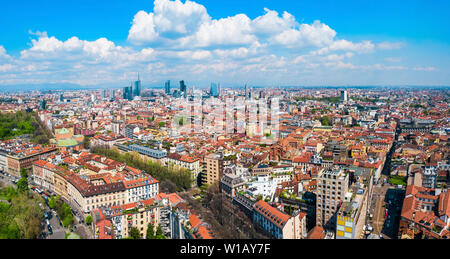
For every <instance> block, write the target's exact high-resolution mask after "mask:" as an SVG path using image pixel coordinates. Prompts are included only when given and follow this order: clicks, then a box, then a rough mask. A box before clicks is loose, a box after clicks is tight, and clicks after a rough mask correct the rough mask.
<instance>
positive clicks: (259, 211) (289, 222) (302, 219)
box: [253, 200, 307, 239]
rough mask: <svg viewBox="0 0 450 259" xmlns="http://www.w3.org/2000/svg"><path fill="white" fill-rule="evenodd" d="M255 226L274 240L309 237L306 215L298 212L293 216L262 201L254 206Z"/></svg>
mask: <svg viewBox="0 0 450 259" xmlns="http://www.w3.org/2000/svg"><path fill="white" fill-rule="evenodd" d="M253 210H254V211H253V224H254V225H255V227H256V228H257V229H259V230H262V231H263V232H264V233H265V234H266V235H268V236H270V237H271V238H274V239H304V238H306V235H307V229H306V214H305V213H303V212H300V211H296V212H294V213H293V215H292V216H289V215H288V214H286V213H284V212H282V211H280V210H278V209H277V208H274V207H272V206H270V205H269V204H268V203H267V202H265V201H263V200H260V201H258V202H257V203H256V204H255V205H254V206H253Z"/></svg>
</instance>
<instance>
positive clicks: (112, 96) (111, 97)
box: [109, 89, 116, 102]
mask: <svg viewBox="0 0 450 259" xmlns="http://www.w3.org/2000/svg"><path fill="white" fill-rule="evenodd" d="M109 100H110V101H111V102H113V101H114V100H116V90H114V89H111V90H110V92H109Z"/></svg>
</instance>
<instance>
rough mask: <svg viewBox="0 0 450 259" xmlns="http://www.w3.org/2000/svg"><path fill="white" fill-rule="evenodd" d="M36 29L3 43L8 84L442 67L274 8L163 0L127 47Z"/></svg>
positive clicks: (274, 77) (139, 16)
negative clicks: (13, 45) (411, 61)
mask: <svg viewBox="0 0 450 259" xmlns="http://www.w3.org/2000/svg"><path fill="white" fill-rule="evenodd" d="M30 34H31V35H33V36H34V37H33V38H34V39H32V40H31V44H30V47H29V48H28V49H25V50H23V51H21V52H20V55H18V56H17V57H11V56H9V55H8V54H7V52H6V50H5V48H4V47H2V46H0V84H5V83H14V82H16V83H24V82H28V83H42V82H70V83H78V84H98V83H111V84H119V83H120V84H122V83H123V82H126V83H127V84H128V82H129V80H131V79H134V78H135V74H136V73H135V72H137V71H140V72H141V75H143V76H144V77H146V79H148V80H149V81H148V82H151V83H155V82H163V81H165V80H167V79H168V78H170V77H177V78H183V79H185V80H189V79H191V80H200V79H201V80H208V81H209V80H211V81H212V80H221V79H225V80H235V81H236V83H237V82H239V81H241V80H248V78H253V79H256V80H259V82H261V81H264V82H266V81H267V82H269V83H273V84H275V83H278V82H279V83H283V82H284V81H280V80H285V78H290V79H291V80H292V81H293V82H295V83H298V80H297V79H298V78H299V77H298V75H299V74H301V73H303V74H302V75H301V78H306V77H305V75H306V73H312V72H313V73H317V71H335V70H339V72H344V71H345V70H348V71H355V70H361V71H363V70H372V71H383V70H411V71H414V70H416V71H433V70H436V69H435V68H434V67H430V66H426V65H424V66H422V65H420V66H419V65H417V66H412V67H407V66H403V65H402V63H400V61H401V60H398V61H396V60H394V59H389V58H385V59H384V61H386V62H397V63H398V64H396V65H398V66H389V65H384V64H362V63H364V57H365V56H367V55H371V54H373V53H375V52H376V51H383V50H395V49H398V48H401V47H402V46H403V43H398V42H380V43H376V42H372V41H370V40H365V41H360V42H354V41H350V40H348V39H342V38H339V37H338V34H337V32H336V31H335V30H333V29H332V28H331V27H330V26H328V25H327V24H325V23H322V22H320V21H314V22H313V23H311V24H309V23H300V22H298V21H297V19H296V17H294V16H293V15H292V14H290V13H288V12H286V11H285V12H283V13H281V14H280V13H278V12H276V11H274V10H270V9H268V8H264V14H262V15H261V16H259V17H256V18H255V19H253V20H252V19H250V18H249V17H248V16H247V15H246V14H236V15H232V16H229V17H224V18H218V19H212V18H211V17H210V15H209V14H208V12H207V10H206V8H205V7H204V6H203V5H200V4H198V3H195V2H193V1H189V0H187V1H185V2H184V3H183V2H181V1H180V0H155V1H154V8H153V11H152V12H146V11H139V12H137V13H136V15H135V16H134V18H133V21H132V25H131V27H130V30H129V32H128V43H127V44H126V45H124V46H119V45H117V44H116V43H114V42H112V41H110V40H108V39H107V38H104V37H101V38H99V39H97V40H94V41H86V40H82V39H79V38H78V37H72V38H69V39H67V40H61V39H57V38H56V37H54V36H49V35H48V34H47V32H45V31H44V32H40V31H37V32H32V31H30ZM355 56H357V57H356V58H355ZM360 57H362V58H360ZM366 61H367V60H366ZM377 62H378V61H377ZM368 63H370V61H369V62H368ZM324 73H325V72H324ZM308 77H310V78H312V77H313V76H312V75H308ZM317 78H319V77H317ZM321 80H325V79H321ZM119 86H120V85H119Z"/></svg>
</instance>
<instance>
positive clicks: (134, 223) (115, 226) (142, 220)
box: [92, 199, 161, 239]
mask: <svg viewBox="0 0 450 259" xmlns="http://www.w3.org/2000/svg"><path fill="white" fill-rule="evenodd" d="M160 207H161V204H160V203H159V202H158V201H156V200H155V199H148V200H142V201H139V202H133V203H126V204H122V205H116V206H106V207H100V208H98V209H96V210H94V211H93V212H92V218H93V229H94V238H96V239H112V238H115V239H121V238H127V237H129V231H130V229H131V228H133V227H134V228H137V229H138V230H139V232H140V234H141V236H142V238H145V237H146V233H147V228H148V226H149V223H151V224H152V225H153V228H154V229H153V231H154V233H155V232H156V229H157V226H158V225H159V210H160ZM103 221H106V222H103ZM104 225H106V226H109V228H105V227H104ZM103 232H105V233H103Z"/></svg>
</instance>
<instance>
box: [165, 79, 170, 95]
mask: <svg viewBox="0 0 450 259" xmlns="http://www.w3.org/2000/svg"><path fill="white" fill-rule="evenodd" d="M164 89H165V91H166V94H167V95H169V94H170V80H167V82H166V83H165V84H164Z"/></svg>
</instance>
